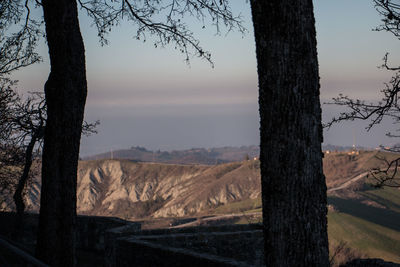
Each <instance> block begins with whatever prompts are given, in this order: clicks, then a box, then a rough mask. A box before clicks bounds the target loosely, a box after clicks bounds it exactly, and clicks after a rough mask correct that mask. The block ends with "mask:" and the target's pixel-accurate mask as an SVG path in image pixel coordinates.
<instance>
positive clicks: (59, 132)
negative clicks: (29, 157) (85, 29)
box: [36, 0, 87, 266]
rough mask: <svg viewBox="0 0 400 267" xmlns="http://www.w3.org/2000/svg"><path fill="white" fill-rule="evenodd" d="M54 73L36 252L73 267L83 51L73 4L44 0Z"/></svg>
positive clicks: (47, 90) (50, 80)
mask: <svg viewBox="0 0 400 267" xmlns="http://www.w3.org/2000/svg"><path fill="white" fill-rule="evenodd" d="M42 5H43V11H44V21H45V24H46V34H47V43H48V47H49V54H50V65H51V71H50V75H49V78H48V80H47V82H46V84H45V96H46V104H47V122H46V129H45V136H44V147H43V163H42V190H41V192H42V193H41V199H40V221H39V231H38V242H37V251H36V254H37V256H38V258H39V259H41V260H43V261H44V262H46V263H48V264H50V265H51V266H75V223H76V179H77V164H78V159H79V143H80V138H81V131H82V121H83V114H84V106H85V101H86V95H87V82H86V72H85V51H84V44H83V40H82V36H81V33H80V29H79V22H78V12H77V5H76V1H75V0H57V1H52V0H43V1H42Z"/></svg>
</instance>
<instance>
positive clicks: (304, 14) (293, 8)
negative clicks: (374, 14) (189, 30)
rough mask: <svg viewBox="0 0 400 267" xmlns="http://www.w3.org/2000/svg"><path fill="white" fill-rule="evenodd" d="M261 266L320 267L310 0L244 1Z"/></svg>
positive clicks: (321, 193)
mask: <svg viewBox="0 0 400 267" xmlns="http://www.w3.org/2000/svg"><path fill="white" fill-rule="evenodd" d="M250 2H251V8H252V15H253V23H254V34H255V39H256V52H257V62H258V76H259V105H260V107H259V109H260V116H261V125H260V131H261V143H260V146H261V152H260V160H261V177H262V200H263V220H264V238H265V244H264V252H265V259H266V266H328V265H329V262H328V261H329V259H328V258H329V256H328V238H327V219H326V213H327V208H326V185H325V177H324V175H323V172H322V153H321V142H322V127H321V107H320V102H319V75H318V60H317V50H316V45H317V44H316V37H315V25H314V24H315V21H314V15H313V4H312V0H264V1H260V0H251V1H250Z"/></svg>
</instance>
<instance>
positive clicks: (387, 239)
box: [328, 212, 400, 262]
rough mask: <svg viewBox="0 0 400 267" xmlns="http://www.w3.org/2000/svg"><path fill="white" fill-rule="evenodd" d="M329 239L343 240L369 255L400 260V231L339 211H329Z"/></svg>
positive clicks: (388, 259) (394, 260) (395, 260)
mask: <svg viewBox="0 0 400 267" xmlns="http://www.w3.org/2000/svg"><path fill="white" fill-rule="evenodd" d="M328 234H329V241H330V242H332V241H336V242H337V243H338V242H340V241H345V242H346V243H347V246H349V247H351V248H355V249H358V250H359V251H362V252H363V253H365V254H367V255H368V256H369V257H373V258H382V259H385V260H387V261H393V262H400V232H399V231H396V230H392V229H390V228H388V227H384V226H381V225H379V224H375V223H372V222H370V221H368V220H364V219H360V218H358V217H355V216H352V215H349V214H346V213H341V212H329V215H328Z"/></svg>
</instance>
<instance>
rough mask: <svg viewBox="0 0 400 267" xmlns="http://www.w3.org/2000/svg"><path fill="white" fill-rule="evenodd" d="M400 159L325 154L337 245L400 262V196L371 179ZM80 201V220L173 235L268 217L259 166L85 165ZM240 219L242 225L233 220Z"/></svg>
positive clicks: (35, 199) (34, 194)
mask: <svg viewBox="0 0 400 267" xmlns="http://www.w3.org/2000/svg"><path fill="white" fill-rule="evenodd" d="M397 156H398V155H397V154H390V153H383V152H378V151H360V153H359V154H358V155H355V154H352V155H349V154H348V153H347V152H336V153H329V154H325V157H324V161H323V164H324V173H325V176H326V181H327V187H328V203H329V215H328V230H329V239H330V242H331V244H333V245H334V244H339V243H340V242H343V241H344V242H346V246H348V247H350V248H351V249H350V250H349V251H348V252H349V253H353V254H354V253H356V254H357V253H358V254H357V255H361V256H362V255H364V256H369V257H379V258H384V259H385V260H389V261H394V262H400V256H399V255H400V224H399V221H400V190H399V189H397V188H383V189H376V188H374V187H372V186H371V184H373V181H372V180H370V179H369V178H367V175H366V174H367V173H368V170H369V169H370V168H373V167H377V166H379V165H382V164H383V162H382V161H381V160H379V159H378V157H385V158H387V159H389V160H390V159H393V158H395V157H397ZM382 166H383V165H382ZM39 188H40V184H39V183H38V181H34V183H33V186H32V187H31V190H30V192H29V193H28V194H27V196H28V199H27V202H28V205H29V206H30V210H34V211H35V210H36V211H37V210H38V203H39V194H40V192H39V191H40V190H39ZM77 199H78V203H77V206H78V213H80V214H88V215H106V216H119V217H121V218H123V219H131V220H146V223H147V222H148V223H147V226H146V227H168V225H170V223H172V224H173V225H175V223H176V222H177V221H181V222H182V223H185V222H188V223H189V224H190V225H196V224H200V223H205V222H206V221H207V223H219V220H218V217H219V218H221V219H220V223H224V222H230V223H235V222H236V223H249V222H255V221H257V220H258V221H259V219H260V212H261V189H260V169H259V161H257V160H249V161H241V162H232V163H225V164H219V165H198V164H197V165H187V164H185V165H184V164H165V163H143V162H133V161H129V160H92V161H81V162H80V163H79V171H78V196H77ZM3 204H4V203H3ZM232 213H233V214H237V215H239V217H237V216H236V217H227V216H226V215H225V214H232ZM240 216H241V217H240ZM164 217H169V219H163V218H164ZM172 217H186V218H187V219H180V220H175V219H172ZM190 217H191V218H192V219H190ZM197 218H202V219H201V220H197ZM209 219H210V220H209ZM186 224H187V223H186Z"/></svg>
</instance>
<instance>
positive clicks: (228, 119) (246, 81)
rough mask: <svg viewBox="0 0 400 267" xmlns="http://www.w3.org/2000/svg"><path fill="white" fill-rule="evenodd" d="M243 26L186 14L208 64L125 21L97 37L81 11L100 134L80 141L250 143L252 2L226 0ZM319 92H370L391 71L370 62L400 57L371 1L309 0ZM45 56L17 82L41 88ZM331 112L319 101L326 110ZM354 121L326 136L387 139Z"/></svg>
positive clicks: (87, 149) (254, 137)
mask: <svg viewBox="0 0 400 267" xmlns="http://www.w3.org/2000/svg"><path fill="white" fill-rule="evenodd" d="M232 2H233V10H234V12H235V13H239V12H240V13H241V14H242V16H243V18H244V20H245V26H246V27H247V28H248V30H249V32H248V33H247V34H246V35H245V36H242V35H241V34H239V33H235V32H231V33H229V34H228V35H227V36H225V35H224V34H223V35H222V36H215V30H213V29H212V27H207V28H206V29H205V30H203V29H201V27H200V25H197V24H195V23H191V26H192V27H193V31H194V32H195V33H196V36H197V37H198V38H199V39H200V40H201V43H202V45H203V46H204V48H206V49H207V50H209V51H211V53H212V55H213V60H214V62H215V68H214V69H213V68H211V67H210V65H209V64H208V63H207V62H205V61H202V60H199V59H197V58H194V59H192V60H191V64H190V67H188V66H187V65H186V64H185V62H184V57H183V56H182V55H181V54H179V53H178V52H176V51H175V50H174V49H173V48H172V47H166V48H162V49H155V48H154V47H153V46H152V45H151V40H150V39H149V40H148V41H147V42H146V43H142V42H139V41H136V40H134V39H133V38H132V36H133V33H134V30H135V29H134V28H132V27H131V26H130V25H129V24H128V23H126V24H123V25H122V26H119V27H116V28H114V29H113V31H112V32H111V34H110V35H109V40H110V44H109V45H108V46H105V47H101V46H100V44H99V42H98V39H97V34H96V31H95V29H94V28H93V27H90V25H91V21H90V20H89V19H88V18H87V17H86V16H85V15H84V14H81V30H82V34H83V37H84V41H85V47H86V60H87V74H88V85H89V95H88V99H87V108H86V118H87V119H88V120H96V119H100V121H101V125H100V126H99V134H98V135H95V136H92V137H90V138H84V139H83V141H82V148H81V154H82V155H88V154H92V153H98V152H102V151H106V150H109V149H111V148H113V149H117V148H124V147H130V146H136V145H140V146H146V147H148V148H150V149H161V150H171V149H184V148H190V147H199V146H201V147H212V146H224V145H234V146H239V145H251V144H258V128H259V125H258V121H259V117H258V106H257V105H258V104H257V90H258V89H257V75H256V59H255V48H254V37H253V32H252V25H251V17H250V7H249V3H246V1H245V0H234V1H232ZM314 4H315V16H316V21H317V25H316V27H317V39H318V53H319V63H320V76H321V98H322V102H325V101H327V100H328V99H330V98H331V97H334V96H337V95H338V94H339V93H344V94H347V95H351V96H358V97H362V98H364V99H371V100H373V99H376V98H377V96H379V94H378V91H379V90H378V89H379V88H381V87H382V85H383V82H384V81H387V80H388V78H389V76H388V75H389V74H388V73H387V72H385V71H382V70H379V69H377V66H378V65H380V64H381V63H382V61H381V59H382V57H383V56H384V54H385V52H391V58H392V59H393V62H394V64H395V63H398V62H400V53H398V52H397V51H399V48H400V47H399V45H400V41H399V40H396V39H395V38H394V37H392V36H391V35H390V34H389V33H383V32H373V31H372V29H373V28H374V27H376V26H377V25H378V24H379V23H380V22H379V17H378V15H377V12H376V11H375V9H374V7H373V4H372V1H368V0H335V1H332V0H318V1H314ZM39 51H40V52H41V54H42V55H43V58H44V62H43V63H42V64H38V65H35V66H32V67H29V68H26V69H25V70H22V71H20V72H18V73H15V75H14V77H15V78H17V79H19V80H20V84H19V85H20V88H21V91H22V92H25V91H28V90H42V88H43V84H44V82H45V80H46V77H47V75H48V72H49V66H48V57H47V48H46V46H45V45H42V46H41V47H40V48H39ZM335 112H337V109H335V108H332V107H328V108H326V107H324V118H326V117H329V116H331V115H332V114H333V113H335ZM362 127H363V126H362V125H361V126H360V124H356V125H354V124H344V125H341V126H337V127H334V128H333V129H331V130H330V131H328V132H326V133H325V143H332V144H338V145H340V144H343V145H351V144H352V140H353V137H352V135H353V134H352V132H353V129H354V131H355V132H356V134H357V143H358V144H361V145H363V146H376V145H378V144H381V143H385V144H386V143H391V142H395V141H394V140H387V139H386V138H385V137H384V131H385V130H384V129H382V128H380V129H376V130H374V131H373V132H372V133H370V134H366V133H365V132H364V131H362Z"/></svg>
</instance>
